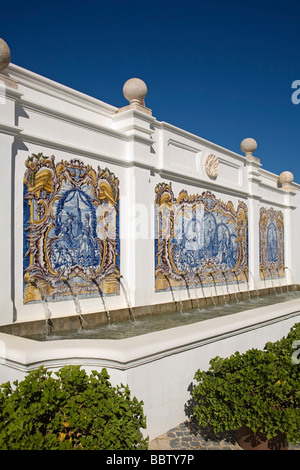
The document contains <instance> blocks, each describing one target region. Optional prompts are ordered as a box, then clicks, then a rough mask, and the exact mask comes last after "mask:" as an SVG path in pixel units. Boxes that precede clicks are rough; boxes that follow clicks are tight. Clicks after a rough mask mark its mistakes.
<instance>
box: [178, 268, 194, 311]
mask: <svg viewBox="0 0 300 470" xmlns="http://www.w3.org/2000/svg"><path fill="white" fill-rule="evenodd" d="M181 277H182V279H183V281H184V283H185V287H186V290H187V293H188V297H189V300H190V302H191V307H192V308H193V301H192V299H191V295H190V289H189V284H188V280H187V278H186V274H181Z"/></svg>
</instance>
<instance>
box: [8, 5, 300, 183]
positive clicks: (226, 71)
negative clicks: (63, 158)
mask: <svg viewBox="0 0 300 470" xmlns="http://www.w3.org/2000/svg"><path fill="white" fill-rule="evenodd" d="M0 37H2V38H3V39H4V40H5V41H6V42H7V43H8V44H9V46H10V48H11V53H12V62H13V63H14V64H17V65H19V66H21V67H24V68H26V69H29V70H32V71H34V72H36V73H38V74H40V75H43V76H45V77H48V78H50V79H53V80H55V81H58V82H60V83H62V84H64V85H67V86H69V87H71V88H74V89H76V90H79V91H81V92H83V93H86V94H88V95H91V96H93V97H95V98H98V99H100V100H103V101H105V102H107V103H109V104H112V105H114V106H117V107H121V106H124V105H125V104H126V100H125V98H124V97H123V93H122V88H123V84H124V83H125V81H126V80H127V79H129V78H131V77H139V78H142V79H143V80H144V81H145V82H146V84H147V87H148V95H147V98H146V106H147V107H149V108H151V109H152V112H153V115H154V116H155V117H156V118H157V119H158V120H159V121H166V122H169V123H171V124H173V125H175V126H178V127H180V128H182V129H185V130H187V131H189V132H191V133H194V134H196V135H199V136H200V137H203V138H205V139H207V140H210V141H213V142H215V143H217V144H219V145H221V146H224V147H226V148H228V149H230V150H233V151H235V152H238V153H241V151H240V142H241V141H242V140H243V139H244V138H245V137H253V138H254V139H255V140H256V141H257V143H258V148H257V151H256V152H255V155H256V156H257V157H259V158H260V159H261V163H262V166H263V168H265V169H266V170H269V171H272V172H274V173H278V174H280V173H281V172H282V171H285V170H289V171H292V172H293V173H294V176H295V181H296V182H298V183H300V104H294V103H293V102H292V99H291V98H292V93H293V92H295V91H297V90H294V89H292V83H293V82H294V81H295V80H299V81H300V57H299V55H300V47H299V46H300V2H299V0H298V1H289V0H286V1H278V0H273V1H268V0H265V1H261V2H258V1H255V0H252V1H249V0H245V1H241V0H240V1H235V0H228V1H221V0H211V1H210V0H206V1H204V0H198V1H194V0H184V1H178V0H172V1H171V0H159V1H157V0H152V1H147V0H146V1H142V0H140V1H136V0H133V1H129V0H128V1H125V0H107V1H101V0H100V1H99V0H98V1H96V0H85V1H79V0H72V1H71V0H65V1H58V0H55V1H51V2H49V3H46V2H42V1H34V0H28V1H26V2H25V1H24V2H11V3H10V4H8V2H5V4H4V5H2V6H1V19H0ZM299 84H300V82H299ZM299 90H300V89H299ZM297 97H298V95H297ZM299 98H300V93H299ZM299 101H300V100H299Z"/></svg>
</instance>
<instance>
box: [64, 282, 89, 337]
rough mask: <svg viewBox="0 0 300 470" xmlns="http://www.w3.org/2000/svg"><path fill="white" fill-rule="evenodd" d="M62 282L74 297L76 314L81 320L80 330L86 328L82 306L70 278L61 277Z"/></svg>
mask: <svg viewBox="0 0 300 470" xmlns="http://www.w3.org/2000/svg"><path fill="white" fill-rule="evenodd" d="M61 280H62V282H63V283H64V284H65V285H66V286H67V287H68V289H69V291H70V292H71V296H72V299H73V302H74V304H75V311H76V313H77V315H78V318H79V322H80V328H84V325H85V321H84V319H83V316H82V310H81V305H80V303H79V300H78V298H77V296H76V295H75V293H74V291H73V289H72V286H71V284H70V283H69V281H68V278H67V277H61Z"/></svg>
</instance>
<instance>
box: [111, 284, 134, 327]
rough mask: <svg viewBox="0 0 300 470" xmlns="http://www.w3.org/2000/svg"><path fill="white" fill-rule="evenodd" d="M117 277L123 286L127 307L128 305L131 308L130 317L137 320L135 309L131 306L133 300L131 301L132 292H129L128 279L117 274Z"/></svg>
mask: <svg viewBox="0 0 300 470" xmlns="http://www.w3.org/2000/svg"><path fill="white" fill-rule="evenodd" d="M116 278H117V279H119V281H120V285H121V287H122V290H123V293H124V297H125V299H126V303H127V307H128V310H129V314H130V318H131V319H132V320H135V316H134V312H133V309H132V306H131V301H130V293H129V287H128V284H127V282H126V280H125V278H124V277H123V276H121V275H117V276H116Z"/></svg>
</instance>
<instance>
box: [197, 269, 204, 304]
mask: <svg viewBox="0 0 300 470" xmlns="http://www.w3.org/2000/svg"><path fill="white" fill-rule="evenodd" d="M195 274H196V277H197V278H198V279H199V282H200V286H201V289H202V294H203V297H204V298H205V299H206V296H205V293H204V287H203V283H202V279H201V274H200V273H199V272H196V273H195ZM206 305H207V299H206Z"/></svg>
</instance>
